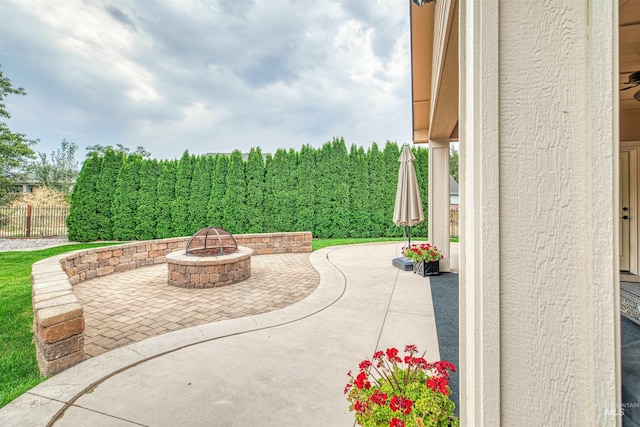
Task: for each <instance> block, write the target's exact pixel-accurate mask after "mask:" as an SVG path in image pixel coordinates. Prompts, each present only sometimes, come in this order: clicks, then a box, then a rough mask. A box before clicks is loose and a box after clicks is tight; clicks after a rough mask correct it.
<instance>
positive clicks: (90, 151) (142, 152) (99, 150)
mask: <svg viewBox="0 0 640 427" xmlns="http://www.w3.org/2000/svg"><path fill="white" fill-rule="evenodd" d="M85 150H87V157H89V156H92V155H94V154H96V155H98V156H101V155H104V154H105V153H106V152H107V150H113V151H115V152H116V153H122V154H124V155H125V157H126V156H128V155H129V154H137V155H139V156H140V157H142V158H144V159H146V158H149V157H151V153H150V152H149V151H147V149H146V148H144V147H142V146H141V145H138V146H137V147H136V149H135V151H133V152H131V148H129V147H126V146H124V145H122V144H116V146H115V147H113V146H112V145H100V144H95V145H90V146H88V147H87V148H85Z"/></svg>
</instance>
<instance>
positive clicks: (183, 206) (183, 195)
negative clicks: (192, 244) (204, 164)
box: [171, 151, 195, 236]
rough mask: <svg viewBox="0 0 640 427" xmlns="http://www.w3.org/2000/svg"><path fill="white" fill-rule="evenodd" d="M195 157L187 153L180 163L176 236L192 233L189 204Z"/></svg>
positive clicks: (175, 203) (177, 187)
mask: <svg viewBox="0 0 640 427" xmlns="http://www.w3.org/2000/svg"><path fill="white" fill-rule="evenodd" d="M194 160H195V159H194V156H191V155H189V152H188V151H185V152H184V154H183V155H182V157H181V158H180V161H179V162H178V172H177V173H176V193H175V199H174V201H173V214H172V215H171V219H172V221H173V229H174V231H175V233H176V236H188V235H189V234H193V233H191V232H190V231H191V224H190V223H189V221H188V216H189V211H188V204H189V199H190V197H191V179H192V178H193V168H194V166H195V165H194V163H195V162H194Z"/></svg>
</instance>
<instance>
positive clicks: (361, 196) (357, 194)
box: [349, 147, 372, 237]
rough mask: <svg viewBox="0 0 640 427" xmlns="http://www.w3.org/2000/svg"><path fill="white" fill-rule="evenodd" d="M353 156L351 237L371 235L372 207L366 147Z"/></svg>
mask: <svg viewBox="0 0 640 427" xmlns="http://www.w3.org/2000/svg"><path fill="white" fill-rule="evenodd" d="M350 157H351V168H352V171H353V183H352V185H351V189H350V191H351V209H350V213H351V224H350V230H349V234H350V236H351V237H371V236H372V230H371V208H370V205H369V194H370V192H369V167H368V161H367V160H368V159H367V156H366V154H365V152H364V149H363V148H362V147H360V148H359V149H358V150H357V151H356V152H355V153H354V154H353V155H350Z"/></svg>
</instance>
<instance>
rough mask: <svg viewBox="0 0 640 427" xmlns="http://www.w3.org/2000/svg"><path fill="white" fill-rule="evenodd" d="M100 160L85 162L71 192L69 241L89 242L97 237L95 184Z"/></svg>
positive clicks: (93, 157) (98, 175) (92, 157)
mask: <svg viewBox="0 0 640 427" xmlns="http://www.w3.org/2000/svg"><path fill="white" fill-rule="evenodd" d="M101 163H102V160H101V159H100V157H98V156H95V155H94V156H91V157H89V158H88V159H87V160H86V161H85V162H84V166H83V167H82V170H81V171H80V175H78V180H77V181H76V185H75V186H74V187H73V191H72V192H71V208H70V209H69V216H68V217H67V236H68V237H69V240H71V241H77V242H91V241H94V240H97V239H98V237H99V232H98V230H99V227H100V226H99V223H100V221H99V216H98V211H99V210H98V197H97V193H98V192H97V184H98V180H99V179H100V166H101Z"/></svg>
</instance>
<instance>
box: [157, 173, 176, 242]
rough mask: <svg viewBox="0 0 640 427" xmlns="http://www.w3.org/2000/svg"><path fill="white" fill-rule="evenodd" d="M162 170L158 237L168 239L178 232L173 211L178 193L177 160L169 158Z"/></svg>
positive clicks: (158, 189)
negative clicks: (174, 223) (174, 226)
mask: <svg viewBox="0 0 640 427" xmlns="http://www.w3.org/2000/svg"><path fill="white" fill-rule="evenodd" d="M161 169H162V171H161V172H160V177H159V178H158V187H157V197H158V201H157V203H156V214H155V217H156V233H155V234H156V237H157V238H159V239H166V238H168V237H174V236H175V235H176V234H175V232H174V229H173V221H172V217H171V215H172V213H173V200H174V199H175V194H176V172H177V170H178V167H177V162H176V161H175V160H169V161H166V162H164V163H163V164H162V165H161Z"/></svg>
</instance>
